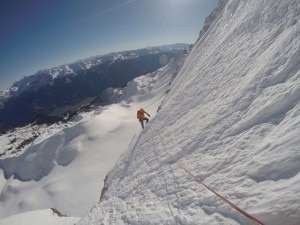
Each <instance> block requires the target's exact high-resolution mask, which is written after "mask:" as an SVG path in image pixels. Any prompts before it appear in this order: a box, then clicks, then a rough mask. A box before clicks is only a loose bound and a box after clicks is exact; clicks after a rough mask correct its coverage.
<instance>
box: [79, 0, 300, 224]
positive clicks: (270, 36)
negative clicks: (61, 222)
mask: <svg viewBox="0 0 300 225" xmlns="http://www.w3.org/2000/svg"><path fill="white" fill-rule="evenodd" d="M223 3H226V4H223ZM219 6H220V7H222V10H216V11H214V12H218V13H215V15H214V16H213V17H211V18H210V23H211V24H209V26H208V28H207V30H206V31H205V32H204V33H202V34H201V37H200V39H199V40H198V42H197V44H196V45H195V47H194V48H193V51H192V52H191V54H190V55H189V56H188V58H187V59H186V61H185V64H184V66H183V67H182V69H181V71H180V73H179V74H178V76H177V77H176V79H175V80H174V82H173V84H172V86H171V90H170V92H169V93H168V96H167V97H166V98H165V99H164V101H163V104H162V106H161V110H160V111H159V113H158V114H157V115H156V117H155V118H153V119H152V121H151V122H150V124H149V126H147V127H146V129H145V130H144V131H143V132H141V134H140V135H139V136H138V137H136V138H135V139H134V140H133V141H132V143H131V145H130V146H129V149H128V150H127V151H126V153H124V154H123V156H122V157H121V158H120V159H119V161H118V163H117V165H116V166H115V167H114V169H112V170H111V171H110V172H109V174H108V176H107V178H106V180H105V188H104V189H103V195H102V197H101V199H100V201H99V203H98V204H96V205H95V207H94V208H93V209H92V211H91V212H90V213H89V214H88V215H87V216H86V217H85V218H84V219H82V220H81V222H79V225H87V224H118V225H122V224H124V225H125V224H145V225H146V224H147V225H149V224H181V225H182V224H184V225H187V224H189V225H191V224H193V225H194V224H197V225H199V224H201V225H203V224H209V225H213V224H226V225H227V224H243V225H244V224H255V222H254V221H253V220H251V219H249V218H248V217H245V216H244V215H243V214H241V213H239V212H238V211H237V210H235V209H234V208H232V205H231V206H230V205H228V204H226V202H225V201H223V200H221V199H220V198H219V197H217V196H216V195H214V194H213V193H212V192H211V191H208V190H207V189H206V188H205V187H204V186H203V185H202V184H201V182H200V181H202V182H204V183H205V184H207V185H208V186H209V187H211V188H212V189H213V190H215V191H217V192H218V193H220V194H221V195H223V196H224V197H226V198H227V199H228V200H230V201H231V202H233V203H234V204H236V205H237V206H239V207H240V208H242V209H243V210H245V211H247V212H248V213H250V214H251V215H253V216H254V217H255V218H256V219H257V220H259V221H261V223H258V222H256V224H272V225H282V224H285V225H298V224H300V211H299V210H300V194H299V193H300V192H299V190H300V173H299V171H300V163H299V162H300V161H299V160H300V149H299V146H300V114H299V112H300V4H299V1H297V0H285V1H281V0H272V1H261V0H249V1H242V0H228V1H220V3H219Z"/></svg>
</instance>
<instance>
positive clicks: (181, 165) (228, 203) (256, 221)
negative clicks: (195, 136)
mask: <svg viewBox="0 0 300 225" xmlns="http://www.w3.org/2000/svg"><path fill="white" fill-rule="evenodd" d="M156 121H157V123H156V124H157V130H158V135H159V138H160V142H161V147H162V149H163V150H164V152H165V153H166V154H167V155H168V156H169V157H170V158H171V159H172V160H173V161H174V162H175V163H176V164H177V165H178V167H179V168H181V169H182V170H183V171H185V172H186V173H187V174H188V175H189V176H190V177H192V178H193V180H194V181H196V182H197V183H199V184H201V185H203V186H204V187H205V188H206V189H207V190H209V191H210V192H212V193H213V194H214V195H216V196H217V197H219V198H220V199H221V200H222V201H223V202H225V203H226V204H227V205H229V206H230V207H232V208H234V209H235V210H237V211H238V212H240V213H241V214H243V215H244V216H246V217H247V218H249V219H250V220H251V221H252V222H253V223H254V224H257V225H265V224H264V223H263V222H261V221H259V220H258V219H257V218H255V217H254V216H252V215H251V214H249V213H247V212H246V211H245V210H243V209H241V208H240V207H238V206H237V205H235V204H233V203H232V202H231V201H229V200H228V199H226V198H225V197H224V196H222V195H221V194H219V193H217V192H216V191H214V190H213V189H212V188H211V187H209V186H208V185H206V184H205V183H204V182H203V181H201V180H200V179H199V178H197V177H196V176H195V175H193V174H192V172H191V171H190V170H188V169H187V168H186V166H185V165H183V164H182V163H180V162H179V161H178V159H177V158H176V157H175V156H173V155H172V154H171V153H169V152H168V151H167V150H166V148H165V147H164V145H163V142H162V140H163V137H162V134H161V127H160V124H159V121H158V120H156ZM151 130H152V128H151ZM152 132H153V130H152ZM174 144H175V143H174ZM175 145H176V144H175Z"/></svg>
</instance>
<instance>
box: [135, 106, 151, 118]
mask: <svg viewBox="0 0 300 225" xmlns="http://www.w3.org/2000/svg"><path fill="white" fill-rule="evenodd" d="M145 113H146V114H147V115H148V116H150V115H149V113H147V112H146V111H145V110H144V109H143V108H141V109H140V110H138V111H137V115H136V117H137V118H138V119H139V120H143V119H144V118H145Z"/></svg>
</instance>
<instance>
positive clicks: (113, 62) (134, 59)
mask: <svg viewBox="0 0 300 225" xmlns="http://www.w3.org/2000/svg"><path fill="white" fill-rule="evenodd" d="M185 48H188V45H187V44H174V45H168V46H161V47H151V48H150V47H149V48H145V49H138V50H132V51H124V52H117V53H111V54H107V55H103V56H96V57H91V58H88V59H85V60H79V61H77V62H74V63H71V64H67V65H62V66H58V67H55V68H52V69H45V70H41V71H38V72H37V73H36V74H34V75H31V76H26V77H24V78H22V79H21V80H19V81H17V82H15V83H14V84H13V85H12V87H11V88H10V89H9V90H6V91H2V92H0V118H1V119H0V128H2V129H4V128H8V127H11V126H20V125H24V124H28V123H30V122H33V121H34V120H36V119H37V118H39V117H40V116H43V117H45V116H48V117H62V116H63V115H64V114H66V113H67V112H73V111H74V110H77V108H78V106H81V105H85V104H90V103H91V102H92V101H93V99H94V98H95V97H97V96H99V95H101V93H102V92H103V91H104V90H105V89H106V88H109V87H113V88H117V87H124V86H125V85H126V83H127V82H128V81H130V80H132V79H133V78H135V77H137V76H140V75H142V74H146V73H150V72H153V71H155V70H157V69H158V68H160V67H162V66H163V65H165V64H166V63H167V60H166V61H165V62H163V61H162V60H160V58H162V57H165V58H167V59H170V58H172V57H173V56H174V55H176V54H178V53H179V52H181V51H183V49H185ZM74 106H75V107H74Z"/></svg>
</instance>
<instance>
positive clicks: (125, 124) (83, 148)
mask: <svg viewBox="0 0 300 225" xmlns="http://www.w3.org/2000/svg"><path fill="white" fill-rule="evenodd" d="M184 57H185V56H183V55H181V56H178V58H177V59H176V60H175V59H174V60H171V62H170V64H168V65H166V66H165V67H163V68H162V69H159V70H158V71H156V72H154V73H151V74H147V75H144V76H141V77H139V78H136V79H134V80H133V81H131V82H130V83H129V84H128V85H127V86H126V88H125V89H124V90H123V93H124V94H123V98H122V100H123V101H122V102H119V103H115V104H112V105H109V106H106V107H103V108H101V107H100V108H98V109H96V110H95V111H92V112H88V113H83V114H80V115H78V116H77V118H75V119H74V121H72V122H70V123H68V124H66V125H64V124H62V125H63V127H60V126H59V125H56V126H55V127H53V126H51V127H49V128H47V129H46V128H43V129H45V130H44V131H39V135H40V136H39V137H38V138H37V139H35V140H34V142H33V143H32V144H31V145H30V146H29V147H27V148H26V149H24V150H22V151H21V152H17V153H16V154H10V155H4V156H2V158H0V218H5V217H7V216H10V215H14V214H18V213H21V212H26V211H30V210H37V209H45V208H51V207H53V208H57V209H59V211H61V212H62V213H63V214H65V215H68V216H76V217H81V216H84V215H86V214H87V212H88V211H89V210H90V209H91V207H92V206H93V205H94V204H96V202H97V199H99V197H100V193H101V189H102V187H103V180H104V179H105V176H106V174H107V173H108V171H109V170H110V169H111V168H112V167H113V165H114V164H115V162H116V161H117V159H118V158H119V157H120V155H121V154H122V153H123V152H124V151H125V150H126V149H127V148H128V144H129V143H130V141H131V140H132V139H134V138H135V137H136V135H137V134H138V133H139V132H140V130H141V126H140V124H139V122H138V121H137V119H136V111H137V110H138V109H139V108H140V107H144V108H145V109H146V110H147V111H148V112H149V113H150V114H151V115H154V114H155V113H156V110H157V108H158V106H159V104H160V103H161V101H162V98H163V97H164V96H165V91H166V90H167V89H168V87H169V82H170V81H171V79H173V76H174V74H176V72H177V70H178V67H180V65H181V64H182V62H183V60H184V59H183V58H184ZM120 100H121V99H120ZM120 100H119V101H120ZM64 126H67V127H64ZM33 129H35V128H33ZM26 130H29V132H31V130H30V129H29V128H28V127H26V128H24V129H20V130H16V131H14V132H15V134H14V135H15V137H17V138H18V136H26ZM18 132H20V133H19V134H17V133H18ZM51 132H52V134H51ZM32 214H34V213H32Z"/></svg>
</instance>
